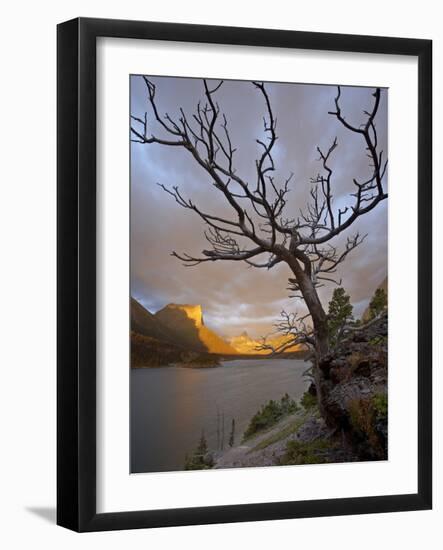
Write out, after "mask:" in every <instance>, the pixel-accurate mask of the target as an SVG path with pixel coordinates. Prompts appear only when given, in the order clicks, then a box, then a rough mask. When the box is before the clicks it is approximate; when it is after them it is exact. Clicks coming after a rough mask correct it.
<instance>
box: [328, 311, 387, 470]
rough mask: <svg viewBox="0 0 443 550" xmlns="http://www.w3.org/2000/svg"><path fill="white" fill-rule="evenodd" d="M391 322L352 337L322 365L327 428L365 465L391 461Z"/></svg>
mask: <svg viewBox="0 0 443 550" xmlns="http://www.w3.org/2000/svg"><path fill="white" fill-rule="evenodd" d="M387 334H388V318H387V314H384V315H383V316H382V317H381V318H380V319H378V320H376V321H375V322H373V323H372V324H371V325H370V326H369V327H368V328H365V329H363V330H360V331H355V332H354V333H351V336H349V337H348V338H347V339H346V341H343V342H342V343H341V344H340V345H339V346H338V348H337V349H335V350H334V351H333V352H331V353H330V354H329V355H327V356H325V357H324V358H323V359H322V361H321V362H320V364H319V368H320V370H321V372H322V384H321V393H322V404H323V415H324V419H325V421H326V424H327V425H328V426H330V427H331V428H334V429H336V430H338V431H340V432H341V433H342V434H343V435H344V437H346V439H347V440H348V442H349V443H350V444H351V445H352V447H353V449H354V451H355V452H356V454H357V455H358V457H359V458H360V459H362V460H384V459H386V458H387V427H388V424H387V423H388V414H387V378H388V354H387Z"/></svg>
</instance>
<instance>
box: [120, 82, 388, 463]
mask: <svg viewBox="0 0 443 550" xmlns="http://www.w3.org/2000/svg"><path fill="white" fill-rule="evenodd" d="M388 95H389V94H388V89H386V88H381V87H377V86H374V87H361V86H360V87H359V86H340V85H324V84H315V83H287V82H261V81H240V80H226V79H225V80H223V79H220V80H215V79H205V78H184V77H173V76H171V77H169V76H168V77H165V76H161V77H159V76H150V75H138V74H137V75H130V113H129V120H130V124H129V135H130V148H131V149H130V151H131V152H130V155H131V156H130V197H131V200H130V307H129V310H130V335H128V337H130V367H131V368H130V449H129V455H130V472H131V473H142V472H173V471H184V470H212V469H227V468H251V467H277V466H289V465H306V464H311V465H312V464H325V463H344V462H365V461H383V460H387V458H388V361H387V356H388V354H387V351H388V200H387V199H388V182H387V179H388V151H387V144H388Z"/></svg>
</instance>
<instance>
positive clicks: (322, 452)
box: [280, 439, 331, 465]
mask: <svg viewBox="0 0 443 550" xmlns="http://www.w3.org/2000/svg"><path fill="white" fill-rule="evenodd" d="M330 448H331V444H330V442H328V441H327V440H325V439H316V440H314V441H307V442H302V441H296V440H292V441H288V443H287V445H286V452H285V454H284V455H283V456H282V457H281V458H280V464H281V465H290V464H324V463H325V462H328V461H329V460H328V458H327V456H326V451H327V450H328V449H330Z"/></svg>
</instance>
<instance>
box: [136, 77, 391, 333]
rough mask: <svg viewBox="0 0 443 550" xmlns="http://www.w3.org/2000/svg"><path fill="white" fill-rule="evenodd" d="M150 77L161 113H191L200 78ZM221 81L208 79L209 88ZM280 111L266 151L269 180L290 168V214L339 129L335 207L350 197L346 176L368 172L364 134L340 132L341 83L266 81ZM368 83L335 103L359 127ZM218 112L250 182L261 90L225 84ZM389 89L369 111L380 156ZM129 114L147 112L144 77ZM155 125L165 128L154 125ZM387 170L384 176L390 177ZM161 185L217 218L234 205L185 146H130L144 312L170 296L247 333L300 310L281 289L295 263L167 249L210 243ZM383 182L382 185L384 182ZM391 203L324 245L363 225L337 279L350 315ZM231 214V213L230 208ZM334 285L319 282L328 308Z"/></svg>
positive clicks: (371, 270) (374, 277)
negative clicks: (191, 263) (197, 260)
mask: <svg viewBox="0 0 443 550" xmlns="http://www.w3.org/2000/svg"><path fill="white" fill-rule="evenodd" d="M149 78H150V80H151V81H152V82H154V83H155V85H156V103H157V107H158V110H159V112H160V113H168V114H169V115H170V116H171V118H173V119H176V118H178V115H179V110H180V107H181V108H183V110H184V112H185V113H186V114H187V116H188V118H189V119H192V114H193V113H194V112H195V110H196V105H197V103H198V101H199V100H202V101H203V94H204V88H203V82H202V80H200V79H189V78H174V77H149ZM215 84H217V81H213V82H211V86H213V85H215ZM265 86H266V90H267V92H268V95H269V99H270V102H271V104H272V109H273V113H274V116H275V118H276V119H277V129H276V133H277V135H278V140H277V142H276V145H275V147H274V149H273V152H274V162H275V166H276V172H275V178H276V181H281V180H283V179H285V178H286V177H287V176H288V175H289V174H290V173H293V174H294V175H293V178H292V180H291V192H290V193H289V195H288V204H287V205H286V209H285V215H286V217H294V216H297V215H298V213H299V211H300V209H303V208H304V206H305V205H306V202H307V197H308V194H309V191H310V189H311V187H312V184H311V182H310V178H311V177H315V176H316V175H317V174H318V173H321V172H322V170H321V164H320V162H319V161H318V158H319V155H318V152H317V149H316V148H317V146H319V147H320V148H321V149H322V150H327V149H328V148H329V146H330V145H331V143H332V141H333V139H334V138H335V137H337V140H338V147H337V149H336V150H335V152H334V153H333V157H331V161H330V165H331V168H333V171H334V172H333V180H332V182H333V190H334V208H336V209H338V208H339V207H343V206H345V205H351V204H352V203H353V198H352V197H351V196H350V193H353V192H354V191H355V187H354V186H353V183H352V180H353V178H357V179H360V178H361V179H363V178H364V177H368V176H369V175H370V174H371V169H370V167H369V164H368V162H369V159H368V158H367V157H366V155H365V150H364V143H363V139H362V137H361V136H360V135H357V134H355V133H352V132H350V131H349V130H347V129H345V128H344V127H343V126H342V125H341V123H340V122H339V121H338V120H337V119H336V117H334V116H332V115H330V114H328V111H333V110H334V98H335V96H336V94H337V87H336V86H332V85H331V86H328V85H315V84H294V83H265ZM373 91H374V89H373V88H361V87H342V94H341V100H340V105H341V109H342V113H343V115H344V116H345V118H346V120H348V121H349V122H350V123H352V124H354V125H359V124H360V123H362V122H364V120H365V115H364V114H363V111H364V110H370V109H371V107H372V104H373V103H372V102H373V97H372V93H373ZM216 99H217V102H218V103H219V105H220V108H221V111H222V112H223V113H225V115H226V118H227V121H228V126H229V131H230V136H231V140H232V142H233V146H234V147H236V148H237V152H236V153H235V168H236V170H237V173H238V174H239V175H240V176H241V177H242V178H243V179H245V180H247V181H251V182H255V160H256V159H257V158H258V155H259V149H258V145H257V143H256V139H257V138H263V116H264V115H265V114H266V108H265V103H264V99H263V96H262V95H261V94H260V92H259V91H258V90H257V89H256V88H255V87H254V86H253V84H252V83H251V82H248V81H226V80H225V81H224V83H223V85H222V86H221V88H220V89H219V90H218V91H217V94H216ZM387 103H388V90H382V94H381V102H380V107H379V110H378V113H377V117H376V127H377V133H378V141H379V146H380V148H381V149H383V151H384V152H385V155H387V108H388V105H387ZM130 109H131V114H132V115H135V116H138V117H140V116H141V118H143V116H144V113H145V111H146V112H147V117H148V121H150V120H152V118H153V114H152V111H151V110H150V107H149V104H148V101H147V94H146V87H145V84H144V81H143V79H142V77H141V76H138V75H133V76H131V106H130ZM151 128H152V133H154V134H155V135H157V136H161V135H162V132H161V130H160V129H159V128H158V125H157V126H156V125H155V124H154V123H152V126H151ZM385 178H386V179H387V176H385ZM157 183H159V184H163V185H165V186H166V187H169V188H172V187H173V186H178V188H179V190H180V192H181V193H182V194H183V195H184V196H185V197H186V198H189V199H192V201H193V202H194V203H196V204H197V205H198V206H199V207H200V208H201V209H202V210H205V209H206V211H209V212H211V213H213V214H215V215H223V214H227V213H229V207H228V206H227V204H226V202H225V199H224V197H223V196H222V195H221V194H220V192H219V191H217V190H216V189H215V188H214V187H213V185H212V182H211V180H210V178H209V176H208V175H207V174H206V172H205V171H204V170H203V169H202V168H201V167H199V166H198V165H197V164H196V162H195V160H194V159H193V158H192V156H191V155H190V154H189V152H187V151H185V150H184V149H183V148H181V147H167V146H164V145H159V144H139V143H131V294H132V296H134V297H135V298H136V299H137V300H139V301H140V303H142V304H143V305H144V306H145V307H146V308H147V309H148V310H149V311H151V312H155V311H157V310H159V309H161V308H162V307H164V306H165V305H167V304H168V303H171V302H173V303H178V304H185V303H187V304H201V305H202V308H203V314H204V321H205V324H206V325H208V326H209V327H211V328H213V329H214V330H216V331H217V332H218V333H219V334H221V335H222V336H225V337H231V336H235V335H238V334H240V333H241V332H243V331H244V330H246V331H247V332H248V333H249V334H250V336H252V337H259V336H264V335H267V334H270V333H272V332H273V331H274V330H275V329H274V327H273V325H274V323H275V322H276V321H277V320H278V318H279V315H280V312H281V311H282V310H283V309H285V310H286V311H290V312H295V311H297V312H299V313H303V312H304V311H306V308H305V306H304V304H303V302H302V301H301V300H297V299H294V298H290V297H289V294H290V292H289V291H288V290H287V287H288V277H291V272H290V271H289V268H288V267H287V266H286V265H285V264H279V265H277V266H275V267H274V268H273V269H271V270H267V269H256V268H251V267H249V266H248V265H247V264H245V263H244V262H232V261H231V262H229V261H218V262H207V263H204V264H200V265H198V266H195V267H185V266H184V265H183V264H182V262H180V260H178V259H177V258H174V257H172V256H171V252H172V251H174V250H175V251H177V252H178V253H183V252H187V253H189V254H191V255H193V256H200V255H201V251H202V250H203V249H208V248H210V246H209V244H208V243H207V242H206V240H205V238H204V235H203V231H204V229H205V227H204V224H203V221H202V220H201V218H199V217H198V216H197V215H196V214H195V213H194V212H192V211H190V210H185V209H183V208H182V207H180V206H179V205H178V204H177V203H176V202H175V201H174V198H173V197H171V196H170V195H168V194H167V193H165V192H164V191H163V190H162V189H161V188H160V187H159V186H158V185H156V184H157ZM385 189H387V183H386V181H385ZM387 206H388V205H387V200H385V201H382V202H381V203H379V204H378V205H377V206H376V208H375V209H374V210H372V211H371V212H370V213H368V214H366V215H364V216H362V217H360V218H359V220H357V222H356V223H355V224H353V225H352V227H351V228H349V229H347V230H346V231H345V232H344V233H343V234H341V235H340V236H338V237H336V239H335V240H334V241H332V242H331V244H333V245H334V246H338V247H340V245H343V243H344V242H345V240H346V237H350V236H353V235H354V234H355V232H356V231H359V232H360V233H361V234H367V237H366V239H365V241H364V242H363V243H362V244H361V245H360V246H359V247H358V248H357V249H355V250H354V251H352V252H351V253H350V254H349V256H348V257H347V259H346V260H345V262H344V263H343V264H342V265H341V266H340V268H339V271H338V273H337V278H341V279H342V286H343V287H344V288H345V289H346V291H347V292H348V293H349V294H350V297H351V302H352V304H353V305H354V314H355V316H356V317H358V316H360V315H361V314H362V313H363V311H364V309H365V308H366V306H367V304H368V302H369V300H370V298H371V296H372V294H373V293H374V291H375V289H376V288H377V286H378V285H379V284H380V283H381V282H382V281H383V279H384V278H385V277H386V275H387V226H388V219H387V218H388V213H387V211H388V208H387ZM231 217H232V216H231ZM333 289H334V285H333V284H332V283H331V284H329V283H328V284H327V285H325V286H324V287H323V288H321V289H319V295H320V298H321V300H322V303H323V304H324V306H325V308H326V309H327V304H328V301H329V299H330V297H331V295H332V292H333Z"/></svg>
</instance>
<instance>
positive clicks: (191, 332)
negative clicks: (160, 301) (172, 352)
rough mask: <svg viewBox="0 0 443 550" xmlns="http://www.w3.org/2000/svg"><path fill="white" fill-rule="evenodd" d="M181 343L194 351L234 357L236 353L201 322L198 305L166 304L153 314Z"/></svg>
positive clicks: (200, 310) (200, 311)
mask: <svg viewBox="0 0 443 550" xmlns="http://www.w3.org/2000/svg"><path fill="white" fill-rule="evenodd" d="M155 317H156V319H158V320H159V321H160V322H161V323H162V325H165V326H166V327H168V329H169V330H170V331H171V332H172V333H174V334H175V335H176V337H177V338H178V339H179V341H180V342H181V343H183V344H184V345H186V346H187V347H189V348H190V349H194V350H196V351H204V352H207V353H215V354H219V355H235V354H236V353H237V351H236V350H235V349H234V348H233V347H232V346H230V345H229V344H228V342H226V341H225V340H223V338H221V337H220V336H218V334H216V333H215V332H214V331H213V330H211V329H210V328H208V327H207V326H206V325H205V323H204V321H203V313H202V308H201V306H200V305H190V304H168V305H167V306H165V307H164V308H163V309H161V310H160V311H157V313H156V314H155Z"/></svg>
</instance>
